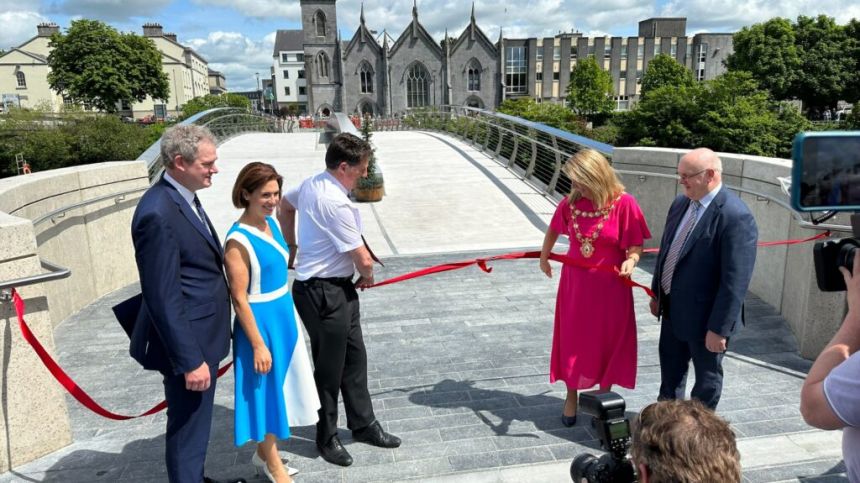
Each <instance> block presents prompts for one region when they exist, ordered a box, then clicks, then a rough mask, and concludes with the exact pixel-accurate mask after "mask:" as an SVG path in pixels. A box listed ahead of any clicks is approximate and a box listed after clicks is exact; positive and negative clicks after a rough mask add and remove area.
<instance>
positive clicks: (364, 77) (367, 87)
mask: <svg viewBox="0 0 860 483" xmlns="http://www.w3.org/2000/svg"><path fill="white" fill-rule="evenodd" d="M358 76H359V78H360V79H361V93H362V94H372V93H373V69H371V68H370V64H368V63H367V62H362V64H361V68H360V69H359V72H358Z"/></svg>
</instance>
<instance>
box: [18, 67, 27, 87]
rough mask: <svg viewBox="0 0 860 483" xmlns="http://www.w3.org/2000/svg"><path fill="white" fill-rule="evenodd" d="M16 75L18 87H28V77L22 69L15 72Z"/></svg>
mask: <svg viewBox="0 0 860 483" xmlns="http://www.w3.org/2000/svg"><path fill="white" fill-rule="evenodd" d="M15 77H16V78H17V80H18V87H21V88H26V87H27V77H26V76H25V75H24V73H23V72H21V71H20V70H19V71H18V72H17V73H15Z"/></svg>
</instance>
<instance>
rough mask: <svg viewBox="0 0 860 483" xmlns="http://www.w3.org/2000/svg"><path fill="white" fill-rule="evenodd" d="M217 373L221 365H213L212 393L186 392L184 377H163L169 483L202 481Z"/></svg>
mask: <svg viewBox="0 0 860 483" xmlns="http://www.w3.org/2000/svg"><path fill="white" fill-rule="evenodd" d="M217 373H218V364H215V365H210V366H209V375H210V377H211V378H212V383H211V385H210V386H209V389H207V390H205V391H202V392H200V391H189V390H188V389H185V375H184V374H179V375H172V374H171V375H165V376H164V395H165V397H166V399H167V434H166V435H165V453H166V460H167V478H168V479H169V480H170V483H200V482H201V481H203V465H204V463H205V462H206V447H207V446H209V431H210V428H211V427H212V406H213V404H214V402H215V382H216V381H217V379H218V378H217Z"/></svg>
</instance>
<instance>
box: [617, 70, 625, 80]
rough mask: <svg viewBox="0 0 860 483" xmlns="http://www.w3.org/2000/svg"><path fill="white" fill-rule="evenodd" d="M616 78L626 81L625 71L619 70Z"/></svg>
mask: <svg viewBox="0 0 860 483" xmlns="http://www.w3.org/2000/svg"><path fill="white" fill-rule="evenodd" d="M618 78H619V79H626V78H627V69H621V70H620V71H618Z"/></svg>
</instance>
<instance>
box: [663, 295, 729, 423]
mask: <svg viewBox="0 0 860 483" xmlns="http://www.w3.org/2000/svg"><path fill="white" fill-rule="evenodd" d="M666 299H668V297H666ZM668 306H669V302H668V301H667V300H665V299H664V311H663V324H662V325H661V326H660V344H659V354H660V394H659V396H658V399H660V400H667V399H683V398H684V393H685V391H686V386H687V371H688V368H689V365H690V361H691V360H692V361H693V370H694V372H695V374H696V383H695V384H694V385H693V390H692V391H691V392H690V396H691V397H692V398H694V399H698V400H699V401H701V402H702V404H704V405H705V406H707V407H709V408H711V409H714V410H715V409H717V404H718V403H719V402H720V395H721V394H722V391H723V356H724V354H722V353H716V352H711V351H709V350H708V348H707V347H705V339H701V340H692V341H687V340H681V339H678V338H677V337H675V331H674V329H673V328H672V320H671V319H670V318H669V317H668V312H669V311H668ZM726 342H727V343H728V341H726Z"/></svg>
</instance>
